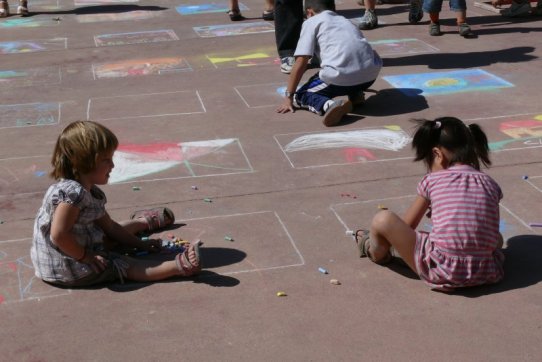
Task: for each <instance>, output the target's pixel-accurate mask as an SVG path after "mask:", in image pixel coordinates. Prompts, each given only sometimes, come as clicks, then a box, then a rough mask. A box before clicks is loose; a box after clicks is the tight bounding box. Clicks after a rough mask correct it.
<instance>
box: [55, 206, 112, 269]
mask: <svg viewBox="0 0 542 362" xmlns="http://www.w3.org/2000/svg"><path fill="white" fill-rule="evenodd" d="M78 217H79V208H77V207H76V206H73V205H71V204H68V203H65V202H62V203H60V204H59V205H58V206H57V208H56V209H55V213H54V215H53V221H52V223H51V242H52V243H53V244H54V245H56V246H57V247H58V248H59V249H60V250H61V251H62V252H63V253H64V254H66V255H67V256H69V257H72V258H73V259H75V260H77V261H78V262H80V263H85V264H88V265H89V266H90V267H91V268H92V269H93V270H94V271H95V272H96V273H99V272H100V271H102V270H104V269H105V267H106V263H107V261H106V260H105V259H104V258H103V257H102V256H101V255H96V254H94V253H93V252H92V251H91V250H86V249H85V248H84V247H83V246H82V245H79V244H78V243H77V241H76V240H75V235H74V234H73V232H72V229H73V226H74V225H75V223H76V221H77V218H78Z"/></svg>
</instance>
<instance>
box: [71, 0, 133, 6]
mask: <svg viewBox="0 0 542 362" xmlns="http://www.w3.org/2000/svg"><path fill="white" fill-rule="evenodd" d="M137 2H139V0H73V4H74V5H75V6H89V5H113V4H134V3H137Z"/></svg>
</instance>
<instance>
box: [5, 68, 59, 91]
mask: <svg viewBox="0 0 542 362" xmlns="http://www.w3.org/2000/svg"><path fill="white" fill-rule="evenodd" d="M60 80H61V73H60V67H59V66H51V67H41V68H33V69H21V70H1V69H0V89H2V88H13V87H29V86H39V85H46V84H49V85H50V84H60Z"/></svg>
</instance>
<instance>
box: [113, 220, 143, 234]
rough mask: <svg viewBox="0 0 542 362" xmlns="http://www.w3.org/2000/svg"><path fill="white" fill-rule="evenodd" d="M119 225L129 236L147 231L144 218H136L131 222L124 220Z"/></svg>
mask: <svg viewBox="0 0 542 362" xmlns="http://www.w3.org/2000/svg"><path fill="white" fill-rule="evenodd" d="M119 224H120V225H122V226H123V227H124V228H125V229H126V230H128V232H129V233H130V234H133V235H136V234H139V233H141V232H143V231H148V230H149V224H147V221H146V220H145V218H142V217H140V218H137V219H132V220H125V221H121V222H119Z"/></svg>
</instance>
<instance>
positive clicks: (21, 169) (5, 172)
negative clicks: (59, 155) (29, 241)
mask: <svg viewBox="0 0 542 362" xmlns="http://www.w3.org/2000/svg"><path fill="white" fill-rule="evenodd" d="M50 169H51V156H50V155H44V156H27V157H12V158H3V159H0V196H1V197H4V196H5V197H7V199H4V198H0V212H5V213H6V214H8V215H9V214H10V213H12V212H13V210H15V209H16V207H17V206H19V204H21V201H20V200H16V199H15V198H14V195H17V194H26V195H28V194H29V193H32V192H37V191H40V190H41V193H42V194H43V191H44V190H46V189H47V187H49V185H50V184H51V179H50V178H49V177H47V172H48V171H49V170H50ZM12 201H13V202H12ZM22 203H23V204H24V203H25V202H22ZM0 219H1V217H0Z"/></svg>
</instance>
